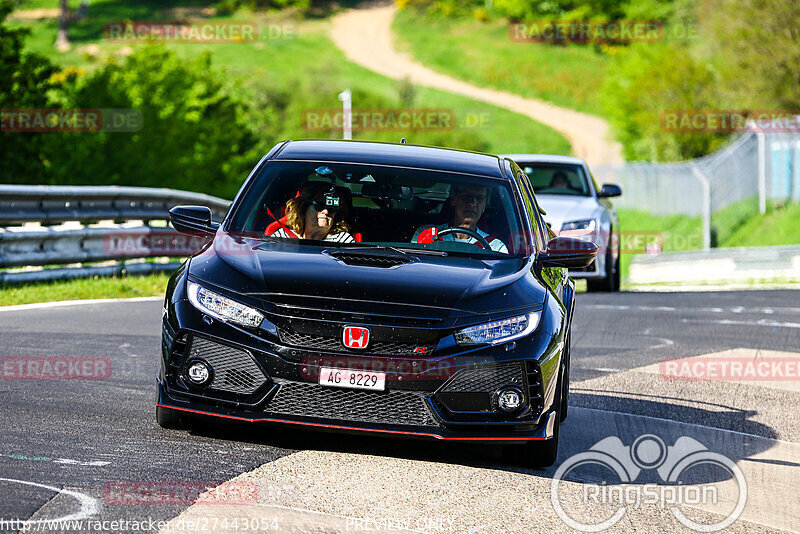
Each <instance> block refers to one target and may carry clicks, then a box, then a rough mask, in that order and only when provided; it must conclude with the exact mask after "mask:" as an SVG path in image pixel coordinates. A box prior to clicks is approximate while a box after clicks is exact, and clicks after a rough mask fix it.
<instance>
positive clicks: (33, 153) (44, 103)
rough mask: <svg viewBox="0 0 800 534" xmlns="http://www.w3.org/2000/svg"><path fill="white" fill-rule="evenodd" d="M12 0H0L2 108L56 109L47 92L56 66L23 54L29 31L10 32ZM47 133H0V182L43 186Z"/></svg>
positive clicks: (0, 85) (0, 83)
mask: <svg viewBox="0 0 800 534" xmlns="http://www.w3.org/2000/svg"><path fill="white" fill-rule="evenodd" d="M13 7H14V6H13V3H12V2H11V0H0V109H1V110H9V109H26V108H46V107H54V106H52V102H50V100H49V98H48V92H49V91H50V90H51V89H54V88H55V87H56V84H55V83H53V82H52V81H51V77H52V75H53V74H54V73H55V72H56V70H57V69H56V67H55V66H54V65H53V64H52V63H51V62H50V61H49V60H48V59H47V58H45V57H43V56H39V55H36V54H30V53H24V52H23V51H22V49H23V45H24V40H25V36H26V35H27V34H28V33H29V31H28V30H27V29H11V28H9V27H8V26H7V25H6V18H7V17H8V15H9V14H10V13H11V11H12V10H13ZM45 135H48V134H40V133H26V132H13V131H8V130H7V129H6V131H2V132H0V180H2V181H4V182H6V183H14V182H18V183H26V182H27V183H31V182H32V183H41V181H42V180H43V175H44V174H45V173H46V168H47V165H48V161H47V156H46V155H45V154H44V153H43V152H42V150H43V141H44V136H45Z"/></svg>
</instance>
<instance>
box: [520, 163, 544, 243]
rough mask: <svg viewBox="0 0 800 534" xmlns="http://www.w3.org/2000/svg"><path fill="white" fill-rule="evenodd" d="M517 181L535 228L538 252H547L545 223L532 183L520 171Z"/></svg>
mask: <svg viewBox="0 0 800 534" xmlns="http://www.w3.org/2000/svg"><path fill="white" fill-rule="evenodd" d="M517 181H518V182H519V184H520V186H521V191H522V199H523V201H524V202H525V209H526V210H527V212H528V218H529V219H530V221H531V226H532V228H533V233H534V236H533V238H534V239H535V243H536V249H537V250H545V248H546V247H545V242H546V241H545V240H544V239H543V235H544V234H543V230H544V229H543V228H542V225H543V224H544V221H543V220H542V218H541V213H539V206H537V205H536V201H535V200H534V197H533V194H532V193H531V192H532V188H531V185H530V183H528V177H527V176H526V175H525V173H524V172H522V171H518V173H517Z"/></svg>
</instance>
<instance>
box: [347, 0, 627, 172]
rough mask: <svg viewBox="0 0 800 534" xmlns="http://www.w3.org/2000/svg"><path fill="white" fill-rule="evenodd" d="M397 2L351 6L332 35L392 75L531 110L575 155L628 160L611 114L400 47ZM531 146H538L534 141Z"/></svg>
mask: <svg viewBox="0 0 800 534" xmlns="http://www.w3.org/2000/svg"><path fill="white" fill-rule="evenodd" d="M395 9H396V8H395V7H394V6H393V5H389V6H385V5H381V6H378V7H369V8H365V9H351V10H348V11H345V12H344V13H342V14H341V15H339V16H337V17H336V18H335V19H334V20H333V26H332V29H331V37H332V38H333V41H334V42H335V43H336V45H337V46H338V47H339V48H341V49H342V51H343V52H344V53H345V55H346V56H347V57H348V59H350V60H351V61H353V62H355V63H358V64H359V65H362V66H364V67H366V68H368V69H370V70H373V71H375V72H378V73H380V74H383V75H384V76H388V77H390V78H398V79H399V78H405V77H408V78H409V79H410V80H411V82H412V83H414V84H417V85H423V86H427V87H433V88H435V89H441V90H443V91H449V92H451V93H457V94H460V95H463V96H466V97H469V98H473V99H475V100H481V101H483V102H487V103H489V104H493V105H495V106H498V107H502V108H506V109H509V110H511V111H514V112H517V113H521V114H523V115H526V116H528V117H530V118H532V119H534V120H536V121H539V122H541V123H543V124H546V125H547V126H549V127H551V128H553V129H554V130H556V131H558V132H559V133H561V134H562V135H564V137H566V138H567V139H568V140H569V142H570V143H571V144H572V149H573V152H574V153H575V155H577V156H579V157H582V158H584V159H586V160H587V161H589V163H590V164H592V165H605V164H613V163H620V162H622V161H623V158H622V148H621V146H620V144H619V143H616V142H614V141H613V140H611V136H610V134H609V132H608V123H606V121H605V120H603V119H601V118H599V117H595V116H593V115H588V114H586V113H580V112H577V111H572V110H569V109H565V108H561V107H558V106H555V105H553V104H548V103H546V102H542V101H540V100H534V99H531V98H523V97H521V96H517V95H514V94H512V93H508V92H505V91H498V90H494V89H485V88H482V87H478V86H475V85H472V84H470V83H467V82H464V81H461V80H458V79H456V78H451V77H450V76H447V75H444V74H440V73H438V72H435V71H433V70H431V69H429V68H427V67H425V66H423V65H421V64H420V63H417V62H416V61H414V60H413V59H412V58H411V57H409V56H408V55H406V54H402V53H400V52H398V51H397V50H395V48H394V45H393V42H392V41H393V36H392V31H391V26H392V19H393V18H394V14H395ZM530 152H537V149H536V147H534V146H532V147H530Z"/></svg>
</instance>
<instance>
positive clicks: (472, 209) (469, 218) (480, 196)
mask: <svg viewBox="0 0 800 534" xmlns="http://www.w3.org/2000/svg"><path fill="white" fill-rule="evenodd" d="M489 196H490V190H489V188H488V187H480V186H468V185H455V186H453V188H452V189H451V190H450V198H448V199H447V202H448V203H449V205H450V207H452V211H453V218H452V220H451V222H450V223H445V224H440V225H439V226H435V225H427V226H421V227H419V228H418V229H417V231H416V232H415V233H414V237H413V238H412V239H411V242H412V243H432V242H433V241H434V239H435V237H436V236H435V234H436V232H437V231H441V230H444V229H445V228H459V227H461V228H469V229H470V230H475V231H476V232H478V233H479V234H480V235H481V236H483V237H485V238H486V240H487V241H488V242H489V246H490V247H492V250H493V251H495V252H501V253H503V254H508V248H507V247H506V245H505V243H503V242H502V241H501V240H499V239H497V238H496V237H490V236H489V234H488V233H486V232H484V231H483V230H481V229H480V228H478V221H479V220H480V218H481V216H483V212H484V211H486V206H487V205H488V204H489ZM434 228H435V229H436V231H434V230H433V229H434ZM438 239H441V240H442V241H456V242H458V243H468V244H470V245H476V244H477V245H480V242H479V241H478V240H477V239H475V238H474V237H473V236H471V235H469V234H462V233H457V232H456V233H452V234H447V235H444V236H442V237H440V238H438Z"/></svg>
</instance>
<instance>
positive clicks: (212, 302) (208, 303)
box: [189, 282, 264, 326]
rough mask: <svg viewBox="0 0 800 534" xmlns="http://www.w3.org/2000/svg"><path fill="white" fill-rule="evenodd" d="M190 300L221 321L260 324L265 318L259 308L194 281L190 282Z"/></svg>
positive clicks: (251, 324)
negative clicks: (237, 300)
mask: <svg viewBox="0 0 800 534" xmlns="http://www.w3.org/2000/svg"><path fill="white" fill-rule="evenodd" d="M189 302H191V303H192V304H193V305H194V307H195V308H197V309H198V310H200V311H201V312H203V313H206V314H208V315H210V316H211V317H215V318H217V319H219V320H221V321H230V322H232V323H236V324H240V325H244V326H258V325H260V324H261V321H263V320H264V316H263V315H262V314H261V313H260V312H258V311H257V310H254V309H253V308H251V307H249V306H245V305H244V304H239V303H238V302H236V301H234V300H231V299H229V298H227V297H223V296H222V295H219V294H217V293H214V292H213V291H209V290H208V289H206V288H204V287H201V286H199V285H198V284H195V283H194V282H189Z"/></svg>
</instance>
